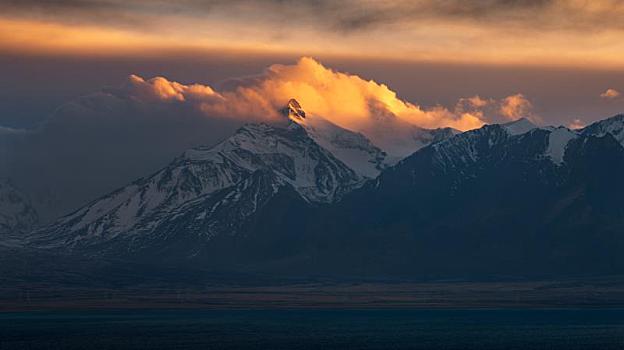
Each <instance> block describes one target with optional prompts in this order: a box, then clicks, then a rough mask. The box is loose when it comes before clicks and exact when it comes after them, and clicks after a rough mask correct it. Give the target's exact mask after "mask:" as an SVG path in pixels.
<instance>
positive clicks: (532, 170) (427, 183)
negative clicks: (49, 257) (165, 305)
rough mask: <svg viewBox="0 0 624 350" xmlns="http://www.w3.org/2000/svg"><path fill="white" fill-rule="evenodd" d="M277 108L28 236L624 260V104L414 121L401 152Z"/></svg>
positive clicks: (482, 263)
mask: <svg viewBox="0 0 624 350" xmlns="http://www.w3.org/2000/svg"><path fill="white" fill-rule="evenodd" d="M281 112H282V115H283V117H284V120H283V121H282V122H281V123H276V124H271V125H268V124H248V125H245V126H243V127H241V128H240V129H238V130H237V131H236V132H235V133H234V134H233V135H232V136H230V137H228V138H227V139H225V140H223V141H222V142H220V143H219V144H217V145H216V146H214V147H198V148H193V149H190V150H188V151H186V152H185V153H184V154H182V155H181V156H179V157H178V158H176V159H175V160H174V161H173V162H171V163H170V164H169V165H167V166H166V167H164V168H163V169H161V170H159V171H157V172H156V173H154V174H152V175H149V176H146V177H144V178H141V179H138V180H136V181H134V182H132V183H131V184H129V185H127V186H125V187H123V188H120V189H118V190H116V191H114V192H113V193H110V194H108V195H106V196H104V197H102V198H100V199H97V200H95V201H93V202H91V203H89V204H88V205H86V206H84V207H82V208H80V209H78V210H77V211H75V212H73V213H71V214H69V215H67V216H65V217H62V218H60V219H59V220H57V221H56V222H55V223H53V224H51V225H48V226H46V227H44V228H41V229H38V230H36V231H34V232H31V233H29V234H27V235H25V242H26V243H25V245H26V246H27V247H29V248H35V249H45V250H46V251H48V252H50V251H62V252H63V253H64V254H65V253H69V254H80V255H85V256H89V257H92V258H96V259H114V260H116V261H140V262H142V263H146V264H152V265H154V266H158V265H163V264H165V265H168V266H170V265H174V266H186V267H188V266H195V267H197V266H201V267H202V268H205V269H208V270H214V271H236V272H258V273H272V274H278V275H288V276H297V275H301V274H305V275H331V276H366V277H389V276H394V277H407V278H459V277H461V278H481V277H484V276H516V277H517V276H522V277H526V276H550V275H580V274H615V273H622V272H624V258H621V254H619V252H621V251H622V248H624V203H623V202H622V197H623V195H624V183H623V182H622V179H624V146H623V143H624V115H619V116H615V117H612V118H609V119H605V120H603V121H599V122H597V123H595V124H592V125H590V126H588V127H586V128H584V129H580V130H570V129H568V128H565V127H537V126H535V125H533V124H532V123H531V122H530V121H528V120H526V119H520V120H517V121H514V122H511V123H508V124H501V125H497V124H494V125H485V126H483V127H482V128H480V129H476V130H472V131H468V132H464V133H459V132H457V131H455V130H452V129H437V130H427V129H414V130H413V131H410V140H408V141H401V142H402V143H403V144H405V143H406V142H407V143H411V144H412V145H413V147H414V150H413V151H414V152H413V153H412V154H411V155H408V156H407V157H404V158H401V157H398V156H397V153H396V152H395V151H394V152H393V151H392V150H390V151H387V150H384V149H382V146H378V145H376V144H374V143H373V141H371V140H370V139H368V138H367V137H366V136H364V135H362V134H359V133H355V132H352V131H349V130H347V129H344V128H341V127H339V126H337V125H335V124H333V123H332V122H330V121H329V120H327V119H324V118H321V117H320V116H314V115H307V114H306V113H305V111H304V110H303V108H302V107H301V106H300V105H299V103H297V101H295V100H291V101H290V102H289V103H288V105H287V106H286V107H285V108H284V109H283V110H282V111H281ZM414 145H417V146H414ZM386 148H387V147H386Z"/></svg>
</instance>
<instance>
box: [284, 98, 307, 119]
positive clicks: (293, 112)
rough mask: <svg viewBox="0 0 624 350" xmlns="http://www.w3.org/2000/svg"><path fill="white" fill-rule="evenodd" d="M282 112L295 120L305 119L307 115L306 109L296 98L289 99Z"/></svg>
mask: <svg viewBox="0 0 624 350" xmlns="http://www.w3.org/2000/svg"><path fill="white" fill-rule="evenodd" d="M282 114H283V115H284V116H286V117H288V118H290V119H294V120H302V119H305V117H306V113H305V111H304V110H303V108H302V107H301V105H300V104H299V102H298V101H297V100H295V99H294V98H291V99H290V100H289V101H288V104H287V105H286V107H284V108H283V109H282Z"/></svg>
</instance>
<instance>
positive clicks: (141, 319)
mask: <svg viewBox="0 0 624 350" xmlns="http://www.w3.org/2000/svg"><path fill="white" fill-rule="evenodd" d="M622 344H624V310H622V309H531V310H527V309H279V310H189V309H173V310H145V309H132V310H129V309H125V310H100V311H93V310H92V311H52V312H17V313H0V349H479V350H484V349H486V350H490V349H492V350H493V349H523V350H524V349H550V350H553V349H555V350H559V349H561V350H563V349H565V350H571V349H621V347H622Z"/></svg>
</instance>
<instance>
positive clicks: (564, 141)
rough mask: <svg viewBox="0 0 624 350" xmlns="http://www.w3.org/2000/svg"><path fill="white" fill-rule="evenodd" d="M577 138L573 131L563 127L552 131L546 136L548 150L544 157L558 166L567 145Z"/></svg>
mask: <svg viewBox="0 0 624 350" xmlns="http://www.w3.org/2000/svg"><path fill="white" fill-rule="evenodd" d="M577 137H578V134H577V133H576V132H575V131H573V130H570V129H568V128H566V127H563V126H560V127H558V128H555V129H552V130H551V131H550V135H549V136H548V148H547V149H546V152H545V155H546V156H548V157H550V159H552V161H553V162H554V163H555V164H557V165H560V164H561V163H563V156H564V154H565V150H566V147H567V146H568V143H570V141H571V140H574V139H575V138H577Z"/></svg>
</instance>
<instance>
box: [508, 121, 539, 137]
mask: <svg viewBox="0 0 624 350" xmlns="http://www.w3.org/2000/svg"><path fill="white" fill-rule="evenodd" d="M501 125H502V126H503V128H504V129H505V130H507V132H508V133H509V134H511V135H522V134H525V133H527V132H529V131H531V130H533V129H535V128H537V125H535V124H533V123H532V122H531V121H530V120H528V119H526V118H520V119H518V120H514V121H513V122H509V123H505V124H501Z"/></svg>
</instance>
